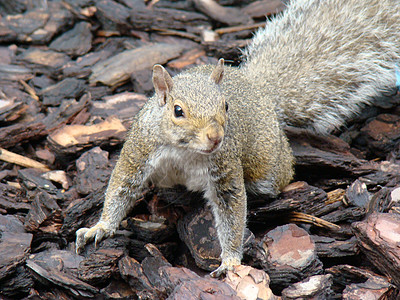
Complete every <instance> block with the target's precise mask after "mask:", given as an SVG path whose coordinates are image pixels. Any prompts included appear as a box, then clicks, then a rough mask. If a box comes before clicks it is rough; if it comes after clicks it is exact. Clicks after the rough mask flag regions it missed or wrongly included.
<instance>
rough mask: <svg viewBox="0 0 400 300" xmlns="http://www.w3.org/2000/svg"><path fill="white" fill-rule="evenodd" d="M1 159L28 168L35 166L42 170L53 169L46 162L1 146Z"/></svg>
mask: <svg viewBox="0 0 400 300" xmlns="http://www.w3.org/2000/svg"><path fill="white" fill-rule="evenodd" d="M0 159H1V160H3V161H6V162H9V163H12V164H16V165H20V166H23V167H26V168H35V169H40V170H42V171H45V172H47V171H50V170H51V169H50V168H49V167H48V166H46V165H45V164H42V163H40V162H38V161H36V160H33V159H30V158H28V157H25V156H22V155H19V154H16V153H13V152H10V151H8V150H5V149H3V148H0Z"/></svg>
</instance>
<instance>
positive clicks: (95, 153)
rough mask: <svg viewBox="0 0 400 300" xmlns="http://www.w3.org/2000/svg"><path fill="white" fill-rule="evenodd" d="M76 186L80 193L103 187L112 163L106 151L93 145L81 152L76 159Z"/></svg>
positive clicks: (85, 193)
mask: <svg viewBox="0 0 400 300" xmlns="http://www.w3.org/2000/svg"><path fill="white" fill-rule="evenodd" d="M76 169H77V174H76V177H75V182H76V188H77V191H78V192H79V193H80V194H83V195H88V194H90V193H92V192H95V191H97V190H101V189H104V188H105V187H106V185H107V183H108V180H109V178H110V176H111V171H112V165H111V164H110V163H109V161H108V152H107V151H104V150H101V148H100V147H94V148H92V149H91V150H89V151H87V152H85V153H83V154H82V155H81V156H80V157H79V158H78V159H77V161H76Z"/></svg>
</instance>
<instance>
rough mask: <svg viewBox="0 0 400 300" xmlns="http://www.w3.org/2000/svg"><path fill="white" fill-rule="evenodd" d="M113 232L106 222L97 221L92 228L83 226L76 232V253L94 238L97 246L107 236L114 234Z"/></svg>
mask: <svg viewBox="0 0 400 300" xmlns="http://www.w3.org/2000/svg"><path fill="white" fill-rule="evenodd" d="M112 234H113V232H112V230H111V229H110V228H108V226H106V224H104V223H100V222H99V223H97V224H96V225H95V226H93V227H91V228H81V229H79V230H78V231H77V232H76V242H75V246H76V253H79V252H80V251H81V250H82V249H83V248H84V247H85V245H86V244H87V243H88V242H90V241H91V240H93V239H94V243H95V247H97V245H98V243H99V242H100V241H101V240H102V239H103V238H105V237H107V236H110V235H112Z"/></svg>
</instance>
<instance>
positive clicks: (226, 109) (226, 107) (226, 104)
mask: <svg viewBox="0 0 400 300" xmlns="http://www.w3.org/2000/svg"><path fill="white" fill-rule="evenodd" d="M228 107H229V106H228V102H225V111H228Z"/></svg>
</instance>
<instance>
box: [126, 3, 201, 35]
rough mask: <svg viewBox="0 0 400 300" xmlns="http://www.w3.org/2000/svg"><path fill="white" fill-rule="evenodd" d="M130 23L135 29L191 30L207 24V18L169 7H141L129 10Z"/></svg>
mask: <svg viewBox="0 0 400 300" xmlns="http://www.w3.org/2000/svg"><path fill="white" fill-rule="evenodd" d="M130 20H131V24H132V26H133V27H134V28H135V29H137V30H138V29H142V30H157V29H165V28H168V29H173V30H184V31H189V32H190V31H192V29H193V28H196V27H199V26H207V25H208V19H207V17H205V16H204V15H202V14H199V13H195V12H188V11H182V10H176V9H171V8H152V9H150V8H143V7H138V8H135V9H132V11H131V17H130Z"/></svg>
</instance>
